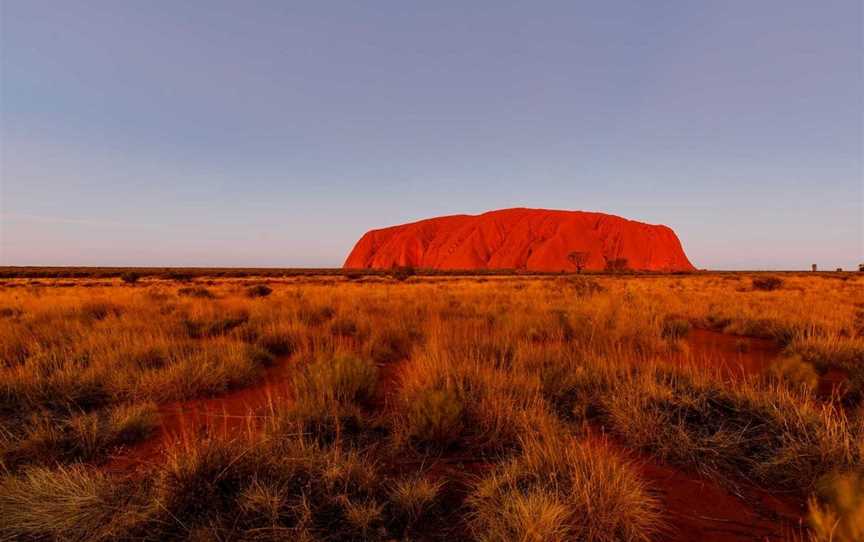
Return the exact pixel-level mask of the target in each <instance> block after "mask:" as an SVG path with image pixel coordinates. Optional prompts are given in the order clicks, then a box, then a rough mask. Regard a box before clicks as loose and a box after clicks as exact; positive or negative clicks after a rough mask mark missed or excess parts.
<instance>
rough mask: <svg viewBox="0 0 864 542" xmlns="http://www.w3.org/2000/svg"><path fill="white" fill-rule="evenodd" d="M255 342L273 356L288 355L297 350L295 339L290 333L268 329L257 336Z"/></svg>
mask: <svg viewBox="0 0 864 542" xmlns="http://www.w3.org/2000/svg"><path fill="white" fill-rule="evenodd" d="M257 344H258V345H259V346H260V347H261V348H263V349H264V350H266V351H267V352H269V353H270V354H272V355H274V356H280V357H284V356H290V355H291V354H293V353H294V352H295V351H296V350H297V339H296V338H295V337H294V336H293V335H292V334H290V333H286V332H279V331H269V332H266V333H264V334H262V335H261V336H260V337H258V340H257Z"/></svg>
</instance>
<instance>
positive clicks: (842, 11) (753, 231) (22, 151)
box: [0, 0, 864, 269]
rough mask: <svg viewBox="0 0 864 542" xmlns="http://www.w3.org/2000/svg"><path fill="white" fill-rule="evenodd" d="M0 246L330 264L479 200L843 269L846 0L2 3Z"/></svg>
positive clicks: (727, 251)
mask: <svg viewBox="0 0 864 542" xmlns="http://www.w3.org/2000/svg"><path fill="white" fill-rule="evenodd" d="M0 21H2V22H0V25H2V26H0V36H2V37H0V81H2V90H0V114H2V117H0V129H2V131H0V137H2V139H0V174H2V177H0V183H2V186H0V213H2V223H0V228H2V229H0V264H3V265H154V266H162V265H200V266H293V267H306V266H338V265H341V263H342V261H343V260H344V258H345V256H346V255H347V253H348V251H349V250H350V249H351V247H352V245H353V243H354V241H356V239H357V238H359V236H360V235H361V234H362V233H363V232H365V231H366V230H368V229H370V228H375V227H381V226H387V225H392V224H397V223H401V222H406V221H411V220H416V219H420V218H425V217H430V216H436V215H442V214H457V213H476V212H482V211H486V210H491V209H496V208H503V207H517V206H525V207H546V208H556V209H583V210H595V211H604V212H609V213H613V214H619V215H622V216H625V217H628V218H632V219H636V220H641V221H645V222H650V223H664V224H667V225H669V226H671V227H672V228H673V229H675V231H676V232H677V233H678V235H679V237H680V238H681V241H682V243H683V245H684V248H685V251H686V252H687V254H688V256H689V257H690V259H691V260H692V261H693V263H694V264H695V265H696V266H698V267H702V268H722V269H742V268H743V269H768V268H787V269H801V268H805V267H809V264H810V263H814V262H815V263H818V264H819V265H820V266H821V267H831V268H833V267H837V266H842V267H844V268H852V267H853V266H854V265H857V263H858V262H859V261H862V260H864V246H862V237H864V234H862V228H864V224H862V214H864V209H862V208H864V194H862V192H864V187H862V184H864V174H862V169H864V161H862V153H864V136H862V126H864V103H862V102H864V75H862V72H864V64H862V62H864V61H862V50H864V45H862V4H861V2H860V1H859V0H849V1H819V2H814V1H813V0H782V1H779V0H778V1H767V0H764V1H763V0H756V1H753V0H749V1H716V2H702V1H700V2H694V1H692V0H683V1H663V2H646V1H644V0H640V1H632V2H624V1H608V2H575V1H572V0H570V1H562V2H505V1H501V0H496V1H484V2H480V1H474V2H464V1H461V2H445V1H436V2H404V1H374V2H347V1H346V2H331V1H324V0H322V1H318V2H303V3H299V2H286V1H274V2H263V1H259V2H242V1H239V0H238V1H234V2H217V1H212V0H211V1H200V2H199V1H183V2H176V1H148V2H143V1H141V2H132V1H122V2H117V1H113V0H112V1H87V2H79V1H73V0H62V1H59V0H58V1H55V2H43V1H38V0H0Z"/></svg>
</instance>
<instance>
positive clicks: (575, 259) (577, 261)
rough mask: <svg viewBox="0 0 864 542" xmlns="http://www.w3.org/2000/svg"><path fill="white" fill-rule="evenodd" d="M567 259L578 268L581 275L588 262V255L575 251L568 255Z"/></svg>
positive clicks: (577, 270)
mask: <svg viewBox="0 0 864 542" xmlns="http://www.w3.org/2000/svg"><path fill="white" fill-rule="evenodd" d="M567 259H568V260H570V263H572V264H573V265H575V266H576V272H577V273H581V272H582V268H583V267H585V263H586V262H587V261H588V253H587V252H580V251H574V252H571V253H570V254H568V255H567Z"/></svg>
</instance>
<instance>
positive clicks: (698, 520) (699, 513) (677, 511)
mask: <svg viewBox="0 0 864 542" xmlns="http://www.w3.org/2000/svg"><path fill="white" fill-rule="evenodd" d="M635 466H636V468H637V470H638V471H639V473H640V474H641V475H642V476H643V478H644V479H645V480H646V481H647V482H648V483H649V485H650V486H651V489H652V490H653V491H654V492H655V494H656V495H657V496H658V498H659V499H660V501H661V503H662V504H663V507H664V508H665V512H666V516H667V517H666V521H668V522H669V525H668V527H667V528H666V529H665V531H666V532H665V533H664V538H663V539H664V540H669V541H675V542H679V541H680V542H691V541H694V540H700V541H703V542H709V541H711V542H739V541H741V542H743V541H745V540H746V541H753V540H761V541H769V540H790V539H791V538H792V536H793V534H794V533H800V532H801V525H802V522H803V519H802V518H803V516H804V514H805V512H806V510H805V501H804V499H803V498H802V497H795V496H778V495H775V494H772V493H768V492H767V491H764V490H762V489H759V488H757V487H754V486H752V485H748V484H743V485H742V484H738V487H737V490H738V493H737V494H736V493H733V491H732V490H730V489H728V488H725V487H723V486H722V485H720V484H718V483H717V482H715V481H713V480H711V479H708V478H705V477H703V476H700V475H698V474H694V473H688V472H685V471H683V470H680V469H677V468H674V467H672V466H669V465H664V464H661V463H658V462H657V461H656V460H653V459H651V458H640V459H639V460H637V461H636V463H635Z"/></svg>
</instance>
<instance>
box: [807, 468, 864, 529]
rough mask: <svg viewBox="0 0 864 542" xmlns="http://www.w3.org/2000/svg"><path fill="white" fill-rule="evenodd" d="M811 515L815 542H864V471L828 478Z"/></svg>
mask: <svg viewBox="0 0 864 542" xmlns="http://www.w3.org/2000/svg"><path fill="white" fill-rule="evenodd" d="M809 512H810V513H809V518H808V519H809V522H810V527H812V529H813V531H812V535H813V536H812V538H813V540H814V542H853V541H855V540H864V472H862V471H857V472H856V471H852V472H847V473H834V474H831V475H828V476H825V477H824V478H823V479H822V480H820V483H819V487H818V491H817V495H816V496H814V497H812V498H811V499H810V502H809Z"/></svg>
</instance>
